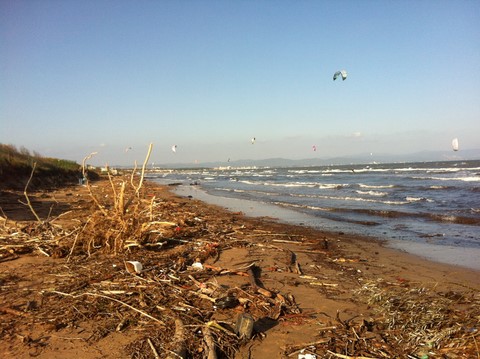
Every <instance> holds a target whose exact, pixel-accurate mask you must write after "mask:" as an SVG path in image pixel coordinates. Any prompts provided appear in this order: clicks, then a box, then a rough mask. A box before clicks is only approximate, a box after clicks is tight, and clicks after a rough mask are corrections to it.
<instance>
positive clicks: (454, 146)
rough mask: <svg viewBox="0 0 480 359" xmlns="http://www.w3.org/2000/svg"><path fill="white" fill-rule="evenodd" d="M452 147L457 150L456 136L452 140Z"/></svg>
mask: <svg viewBox="0 0 480 359" xmlns="http://www.w3.org/2000/svg"><path fill="white" fill-rule="evenodd" d="M452 149H453V150H454V151H458V138H456V137H455V138H454V139H453V140H452Z"/></svg>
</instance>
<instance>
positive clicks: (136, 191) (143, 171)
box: [122, 143, 153, 213]
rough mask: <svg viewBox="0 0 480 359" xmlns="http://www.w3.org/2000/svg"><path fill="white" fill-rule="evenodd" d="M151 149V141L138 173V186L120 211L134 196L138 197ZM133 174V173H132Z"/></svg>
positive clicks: (125, 208)
mask: <svg viewBox="0 0 480 359" xmlns="http://www.w3.org/2000/svg"><path fill="white" fill-rule="evenodd" d="M152 149H153V143H150V146H149V147H148V152H147V156H146V157H145V161H144V162H143V165H142V172H141V175H140V182H139V183H138V186H137V187H136V188H135V193H134V194H133V195H132V196H131V197H130V199H129V200H128V201H127V203H126V204H125V206H124V208H123V211H122V213H125V211H126V210H127V209H128V207H129V206H130V205H131V204H132V201H133V199H134V198H135V197H138V194H139V192H140V189H141V188H142V185H143V179H144V177H145V168H146V167H147V163H148V160H149V158H150V154H151V153H152ZM132 176H133V174H132ZM132 184H133V180H132Z"/></svg>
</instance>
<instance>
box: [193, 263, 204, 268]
mask: <svg viewBox="0 0 480 359" xmlns="http://www.w3.org/2000/svg"><path fill="white" fill-rule="evenodd" d="M192 268H193V269H196V270H203V264H202V263H200V262H193V263H192Z"/></svg>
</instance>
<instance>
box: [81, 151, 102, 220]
mask: <svg viewBox="0 0 480 359" xmlns="http://www.w3.org/2000/svg"><path fill="white" fill-rule="evenodd" d="M96 154H97V152H92V153H90V154H89V155H88V156H86V157H85V158H84V159H83V161H82V175H83V178H86V179H87V189H88V193H89V194H90V197H92V199H93V202H95V204H96V205H97V207H98V208H99V209H100V211H101V212H102V213H103V215H104V216H106V215H107V211H105V209H104V208H103V207H102V205H101V204H100V202H98V199H97V198H96V197H95V196H94V195H93V192H92V187H91V186H90V180H89V179H88V176H86V168H85V164H86V162H87V160H88V159H90V158H92V157H93V156H95V155H96Z"/></svg>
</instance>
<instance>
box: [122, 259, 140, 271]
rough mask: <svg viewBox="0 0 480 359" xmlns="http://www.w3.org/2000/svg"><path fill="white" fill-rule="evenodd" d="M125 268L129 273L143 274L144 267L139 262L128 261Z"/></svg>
mask: <svg viewBox="0 0 480 359" xmlns="http://www.w3.org/2000/svg"><path fill="white" fill-rule="evenodd" d="M125 268H126V269H127V271H128V272H129V273H137V274H139V273H142V270H143V265H142V263H140V262H138V261H127V262H125Z"/></svg>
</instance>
